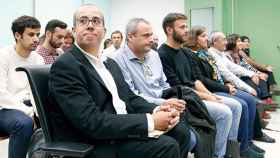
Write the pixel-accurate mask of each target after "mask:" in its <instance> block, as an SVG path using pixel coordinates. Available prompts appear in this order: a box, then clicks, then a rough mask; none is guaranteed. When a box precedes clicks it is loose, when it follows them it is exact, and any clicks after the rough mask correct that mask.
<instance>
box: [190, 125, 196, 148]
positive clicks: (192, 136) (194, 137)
mask: <svg viewBox="0 0 280 158" xmlns="http://www.w3.org/2000/svg"><path fill="white" fill-rule="evenodd" d="M190 135H191V136H190V137H191V139H190V141H191V142H190V149H189V151H192V150H193V148H194V147H195V145H196V143H197V139H196V136H195V134H194V132H193V131H192V129H190Z"/></svg>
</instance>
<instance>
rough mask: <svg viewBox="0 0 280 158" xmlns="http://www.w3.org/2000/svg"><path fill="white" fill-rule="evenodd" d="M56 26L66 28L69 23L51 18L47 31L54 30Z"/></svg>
mask: <svg viewBox="0 0 280 158" xmlns="http://www.w3.org/2000/svg"><path fill="white" fill-rule="evenodd" d="M56 27H59V28H61V29H66V28H67V24H66V23H65V22H63V21H60V20H57V19H53V20H50V21H49V22H48V23H47V25H46V28H45V33H46V32H47V31H50V32H54V30H55V28H56Z"/></svg>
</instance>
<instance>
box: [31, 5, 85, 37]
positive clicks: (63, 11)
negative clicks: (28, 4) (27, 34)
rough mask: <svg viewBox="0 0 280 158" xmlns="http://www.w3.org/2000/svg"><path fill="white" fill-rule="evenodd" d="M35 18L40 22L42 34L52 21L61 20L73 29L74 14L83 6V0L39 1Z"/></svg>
mask: <svg viewBox="0 0 280 158" xmlns="http://www.w3.org/2000/svg"><path fill="white" fill-rule="evenodd" d="M35 4H36V5H35V17H36V18H37V19H38V20H40V23H41V26H42V27H41V33H42V34H43V33H44V30H45V26H46V24H47V23H48V21H50V20H52V19H59V20H61V21H63V22H65V23H67V25H68V26H69V27H70V28H71V27H72V24H73V13H74V11H75V10H76V9H77V8H78V6H80V5H81V4H82V2H81V0H47V1H44V0H37V1H36V3H35Z"/></svg>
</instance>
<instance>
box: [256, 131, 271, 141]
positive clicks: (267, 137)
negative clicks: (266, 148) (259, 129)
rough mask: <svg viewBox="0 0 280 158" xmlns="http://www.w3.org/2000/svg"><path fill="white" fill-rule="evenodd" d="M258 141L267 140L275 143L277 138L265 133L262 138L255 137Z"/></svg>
mask: <svg viewBox="0 0 280 158" xmlns="http://www.w3.org/2000/svg"><path fill="white" fill-rule="evenodd" d="M254 139H255V140H256V141H260V142H266V143H275V139H274V138H272V137H270V136H268V135H267V134H265V133H263V136H262V137H260V138H254Z"/></svg>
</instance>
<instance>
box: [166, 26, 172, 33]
mask: <svg viewBox="0 0 280 158" xmlns="http://www.w3.org/2000/svg"><path fill="white" fill-rule="evenodd" d="M172 31H173V28H172V27H168V26H167V27H166V32H167V33H168V34H170V33H171V32H172Z"/></svg>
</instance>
